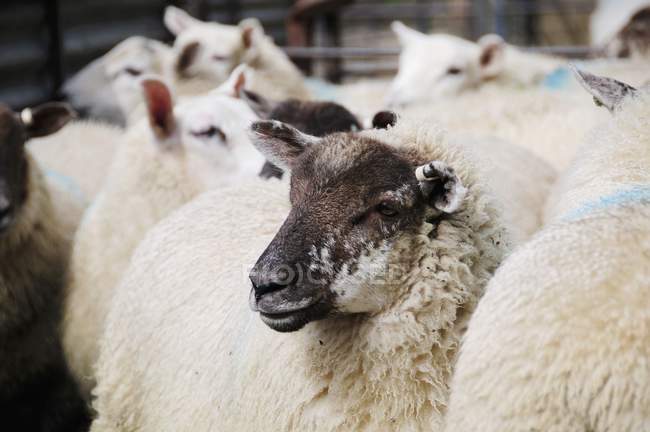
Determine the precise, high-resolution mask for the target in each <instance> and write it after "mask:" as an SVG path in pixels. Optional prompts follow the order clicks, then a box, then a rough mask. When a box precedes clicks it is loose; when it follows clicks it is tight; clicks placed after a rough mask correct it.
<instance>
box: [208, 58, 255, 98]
mask: <svg viewBox="0 0 650 432" xmlns="http://www.w3.org/2000/svg"><path fill="white" fill-rule="evenodd" d="M250 72H251V71H250V69H249V68H248V66H246V65H245V64H240V65H239V66H237V67H236V68H235V69H234V70H233V71H232V72H230V76H228V79H227V80H226V81H225V82H224V83H223V84H221V85H220V86H219V87H217V88H216V90H215V91H216V92H218V93H221V94H225V95H228V96H231V97H234V98H241V97H242V92H243V91H244V89H245V88H246V85H247V84H248V81H249V79H250Z"/></svg>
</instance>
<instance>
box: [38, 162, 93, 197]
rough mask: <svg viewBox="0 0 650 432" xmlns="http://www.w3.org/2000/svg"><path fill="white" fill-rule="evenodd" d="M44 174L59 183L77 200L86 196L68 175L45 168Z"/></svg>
mask: <svg viewBox="0 0 650 432" xmlns="http://www.w3.org/2000/svg"><path fill="white" fill-rule="evenodd" d="M45 176H46V177H48V178H51V179H52V180H54V181H55V182H57V183H58V184H60V185H61V186H62V187H63V188H64V189H65V190H66V191H67V192H69V193H70V194H71V195H72V196H73V197H75V199H76V200H78V201H79V202H84V201H85V200H86V197H85V195H84V193H83V191H82V190H81V189H80V188H79V186H78V185H77V183H76V182H75V181H74V180H72V179H71V178H69V177H66V176H64V175H63V174H60V173H58V172H56V171H52V170H45Z"/></svg>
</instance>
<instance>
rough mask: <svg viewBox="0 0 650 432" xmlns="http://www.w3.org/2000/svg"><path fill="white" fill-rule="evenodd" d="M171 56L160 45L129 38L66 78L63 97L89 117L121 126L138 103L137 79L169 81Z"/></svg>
mask: <svg viewBox="0 0 650 432" xmlns="http://www.w3.org/2000/svg"><path fill="white" fill-rule="evenodd" d="M171 56H172V53H171V48H169V47H168V46H167V45H165V44H163V43H161V42H158V41H155V40H152V39H148V38H144V37H140V36H134V37H130V38H128V39H126V40H124V41H122V42H120V43H119V44H117V45H116V46H115V47H113V48H112V49H111V50H110V51H109V52H108V53H107V54H105V55H104V56H102V57H100V58H98V59H97V60H95V61H93V62H92V63H90V64H89V65H88V66H86V67H85V68H84V69H82V70H81V71H79V72H77V74H75V75H74V76H73V77H72V78H70V79H68V81H66V83H65V84H64V86H63V94H64V96H65V97H66V99H67V100H68V101H69V102H70V103H71V104H72V105H73V106H74V107H75V108H76V109H77V110H78V111H80V112H82V113H84V114H85V115H87V116H88V117H91V118H95V119H98V120H104V121H108V122H110V123H115V124H118V125H124V124H126V121H127V117H128V115H129V113H130V112H131V111H132V110H133V109H134V108H135V106H136V105H137V103H138V102H139V98H138V95H139V91H138V90H139V78H140V77H142V76H143V75H147V74H152V75H158V76H161V77H164V78H167V79H171V77H172V76H171V70H170V68H171V62H172V57H171Z"/></svg>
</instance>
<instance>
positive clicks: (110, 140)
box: [27, 121, 123, 202]
mask: <svg viewBox="0 0 650 432" xmlns="http://www.w3.org/2000/svg"><path fill="white" fill-rule="evenodd" d="M122 135H123V131H122V130H121V129H119V128H117V127H115V126H110V125H107V124H104V123H98V122H91V121H79V122H73V123H70V124H68V125H66V126H65V127H64V128H63V129H61V130H60V131H59V132H57V133H55V134H53V135H50V136H47V137H43V138H36V139H33V140H30V141H29V142H28V144H27V147H28V149H29V150H30V152H31V153H32V155H33V156H34V158H35V159H36V161H37V162H38V164H39V165H40V166H42V167H43V168H44V169H46V170H48V171H53V172H55V173H57V174H60V175H63V176H65V177H67V178H68V179H70V180H72V181H73V182H74V183H75V185H76V186H77V187H78V188H79V189H80V190H81V191H82V192H83V194H84V197H85V199H86V200H87V201H88V202H90V201H92V200H93V199H94V198H95V196H96V195H97V193H98V192H99V190H100V189H101V186H102V185H103V183H104V180H105V178H106V174H107V172H108V167H109V166H110V165H111V162H112V160H113V155H114V154H115V151H116V149H117V145H118V143H119V142H120V140H121V139H122Z"/></svg>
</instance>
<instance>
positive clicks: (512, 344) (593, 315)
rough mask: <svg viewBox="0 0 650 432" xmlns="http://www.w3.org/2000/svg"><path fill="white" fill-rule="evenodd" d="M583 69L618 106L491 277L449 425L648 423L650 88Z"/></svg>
mask: <svg viewBox="0 0 650 432" xmlns="http://www.w3.org/2000/svg"><path fill="white" fill-rule="evenodd" d="M577 75H578V79H579V81H580V82H581V83H583V85H584V86H585V88H586V89H587V90H588V91H589V93H590V94H591V95H593V96H594V98H595V100H596V102H597V103H598V104H599V105H603V106H605V107H606V108H607V109H609V110H610V111H611V112H612V115H613V116H612V118H611V119H610V120H609V121H608V122H605V123H604V124H602V125H601V126H600V127H598V128H597V129H596V130H595V131H594V133H593V134H592V135H590V137H589V141H588V145H587V146H585V148H584V151H583V152H582V153H581V154H580V155H579V156H578V158H577V159H576V160H575V162H574V163H573V164H572V165H571V167H570V168H569V170H568V171H567V174H566V175H565V176H564V177H563V178H562V180H561V182H560V184H561V185H562V187H561V188H560V189H559V192H558V193H560V194H561V195H562V197H561V198H560V200H559V202H560V205H559V206H558V207H557V208H556V214H555V218H554V220H553V222H552V223H551V224H549V225H548V226H547V227H546V228H545V229H543V230H542V231H541V232H540V233H538V234H537V235H536V236H535V238H534V239H533V240H532V241H531V242H529V243H527V244H526V245H524V246H523V247H521V248H520V249H518V250H517V251H516V252H515V253H513V255H512V256H510V257H509V258H508V259H507V260H506V261H505V262H504V264H503V265H502V266H501V267H500V268H499V270H498V271H497V273H496V274H495V276H494V278H493V279H492V280H491V281H490V284H489V285H488V288H487V290H486V295H485V296H484V297H483V298H482V299H481V301H480V303H479V306H478V308H477V311H476V313H475V314H474V315H473V317H472V319H471V321H470V324H469V328H468V331H467V334H466V337H465V340H464V342H463V346H462V348H461V352H460V355H459V359H458V363H457V369H456V372H455V376H454V378H453V381H452V386H451V388H452V395H451V400H450V405H449V412H448V416H447V430H448V431H449V432H456V431H479V430H480V431H482V432H497V431H510V430H512V431H519V430H522V431H523V430H527V431H528V430H530V431H533V430H534V431H548V432H560V431H569V430H571V431H592V432H606V431H637V430H644V429H646V428H647V425H648V424H650V411H649V410H648V407H649V406H650V405H649V404H650V388H649V386H648V382H650V370H649V369H648V358H650V312H649V311H650V302H649V297H648V282H649V281H650V270H649V269H650V267H649V266H648V263H649V262H650V255H649V253H648V251H650V89H648V88H646V89H640V90H635V89H633V88H632V87H631V86H629V85H627V84H624V83H621V82H618V81H616V80H613V79H609V78H603V77H598V76H595V75H591V74H589V73H586V72H578V73H577Z"/></svg>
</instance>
